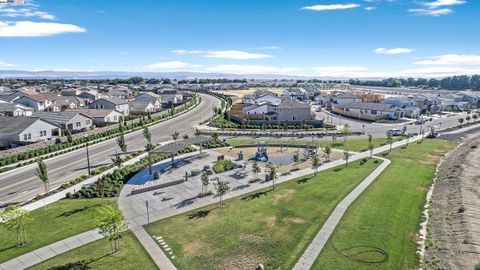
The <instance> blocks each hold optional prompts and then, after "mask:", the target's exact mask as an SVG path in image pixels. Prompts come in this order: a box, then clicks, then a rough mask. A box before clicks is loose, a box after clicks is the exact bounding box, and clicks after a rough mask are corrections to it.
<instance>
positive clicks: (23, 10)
mask: <svg viewBox="0 0 480 270" xmlns="http://www.w3.org/2000/svg"><path fill="white" fill-rule="evenodd" d="M0 17H9V18H17V17H38V18H41V19H46V20H54V19H55V16H54V15H52V14H50V13H48V12H45V11H41V10H39V9H38V6H37V5H21V6H15V5H14V6H8V7H2V6H0Z"/></svg>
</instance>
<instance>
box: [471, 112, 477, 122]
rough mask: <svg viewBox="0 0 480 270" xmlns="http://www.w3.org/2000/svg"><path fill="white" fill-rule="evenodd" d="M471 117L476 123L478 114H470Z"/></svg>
mask: <svg viewBox="0 0 480 270" xmlns="http://www.w3.org/2000/svg"><path fill="white" fill-rule="evenodd" d="M472 118H473V123H475V124H476V123H477V119H478V114H474V115H472Z"/></svg>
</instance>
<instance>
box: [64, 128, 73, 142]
mask: <svg viewBox="0 0 480 270" xmlns="http://www.w3.org/2000/svg"><path fill="white" fill-rule="evenodd" d="M65 136H67V142H68V143H69V144H71V143H73V137H72V132H71V131H70V129H68V128H67V129H65Z"/></svg>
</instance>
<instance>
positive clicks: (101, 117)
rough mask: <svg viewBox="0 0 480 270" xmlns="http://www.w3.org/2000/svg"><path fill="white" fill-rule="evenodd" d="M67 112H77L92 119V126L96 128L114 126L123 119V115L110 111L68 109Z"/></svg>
mask: <svg viewBox="0 0 480 270" xmlns="http://www.w3.org/2000/svg"><path fill="white" fill-rule="evenodd" d="M67 111H71V112H78V113H81V114H83V115H87V116H88V117H90V118H92V121H93V124H94V125H95V126H97V127H102V126H106V125H111V124H116V123H118V122H119V121H120V119H122V118H123V114H122V113H121V112H119V111H116V110H110V109H70V110H67Z"/></svg>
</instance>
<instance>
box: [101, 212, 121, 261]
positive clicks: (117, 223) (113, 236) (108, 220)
mask: <svg viewBox="0 0 480 270" xmlns="http://www.w3.org/2000/svg"><path fill="white" fill-rule="evenodd" d="M100 215H101V216H100V219H99V223H98V228H99V230H100V233H101V234H102V235H103V236H105V237H108V239H109V240H110V247H111V249H112V253H115V252H118V251H120V242H119V241H120V238H121V235H120V234H121V232H122V231H123V230H125V229H126V228H127V224H126V223H125V222H124V221H123V213H122V211H121V210H120V209H118V207H117V206H116V205H114V204H107V205H105V206H103V207H102V209H101V211H100Z"/></svg>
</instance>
